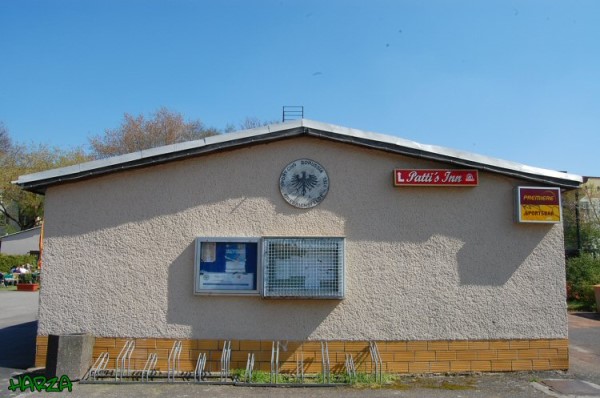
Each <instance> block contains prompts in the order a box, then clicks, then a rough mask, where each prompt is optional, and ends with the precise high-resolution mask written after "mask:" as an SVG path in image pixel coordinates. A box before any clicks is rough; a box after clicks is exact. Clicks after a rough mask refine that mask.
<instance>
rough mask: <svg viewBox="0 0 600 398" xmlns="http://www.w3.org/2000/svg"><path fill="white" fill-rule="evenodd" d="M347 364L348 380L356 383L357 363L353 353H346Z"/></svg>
mask: <svg viewBox="0 0 600 398" xmlns="http://www.w3.org/2000/svg"><path fill="white" fill-rule="evenodd" d="M345 365H346V374H347V375H348V380H350V383H354V381H356V365H355V363H354V358H353V357H352V354H346V361H345Z"/></svg>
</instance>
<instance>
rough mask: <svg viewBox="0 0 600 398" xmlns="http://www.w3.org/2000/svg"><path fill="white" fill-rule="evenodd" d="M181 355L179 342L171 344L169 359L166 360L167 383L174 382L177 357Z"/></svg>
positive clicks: (177, 365) (177, 369) (177, 366)
mask: <svg viewBox="0 0 600 398" xmlns="http://www.w3.org/2000/svg"><path fill="white" fill-rule="evenodd" d="M180 355H181V340H177V341H175V342H174V343H173V347H171V351H170V352H169V358H168V359H167V366H168V370H167V381H171V382H174V381H175V376H176V375H177V374H178V373H179V356H180Z"/></svg>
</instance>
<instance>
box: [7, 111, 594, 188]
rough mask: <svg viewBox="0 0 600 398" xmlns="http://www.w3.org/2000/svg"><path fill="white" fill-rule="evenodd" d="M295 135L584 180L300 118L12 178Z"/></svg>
mask: <svg viewBox="0 0 600 398" xmlns="http://www.w3.org/2000/svg"><path fill="white" fill-rule="evenodd" d="M299 135H309V136H314V137H319V138H322V139H328V140H333V141H338V142H344V143H349V144H354V145H359V146H363V147H367V148H372V149H379V150H383V151H387V152H393V153H398V154H402V155H407V156H412V157H419V158H424V159H429V160H435V161H439V162H444V163H450V164H454V165H458V166H461V167H471V168H476V169H479V170H485V171H490V172H495V173H500V174H504V175H508V176H511V177H515V178H522V179H525V180H529V181H535V182H539V183H544V184H551V185H556V186H560V187H563V188H577V187H578V186H579V185H580V184H581V182H582V181H583V179H582V177H581V176H578V175H574V174H568V173H563V172H558V171H553V170H547V169H542V168H537V167H531V166H527V165H523V164H520V163H516V162H510V161H505V160H501V159H495V158H490V157H486V156H482V155H477V154H474V153H469V152H463V151H457V150H453V149H449V148H444V147H438V146H433V145H425V144H420V143H417V142H414V141H409V140H405V139H402V138H399V137H394V136H388V135H383V134H378V133H372V132H366V131H362V130H356V129H351V128H347V127H341V126H336V125H331V124H326V123H322V122H316V121H312V120H308V119H302V120H294V121H290V122H286V123H280V124H273V125H268V126H263V127H258V128H255V129H250V130H242V131H238V132H234V133H228V134H223V135H219V136H212V137H206V138H204V139H201V140H197V141H189V142H184V143H179V144H173V145H167V146H163V147H158V148H152V149H148V150H143V151H139V152H134V153H130V154H126V155H120V156H115V157H111V158H107V159H100V160H94V161H91V162H86V163H81V164H78V165H74V166H69V167H63V168H58V169H53V170H47V171H43V172H40V173H33V174H28V175H24V176H20V177H19V179H18V180H16V181H13V183H14V184H17V185H19V186H21V187H22V188H23V189H25V190H28V191H32V192H36V193H42V194H43V193H44V192H45V190H46V188H47V187H49V186H52V185H56V184H61V183H66V182H74V181H78V180H82V179H88V178H92V177H95V176H99V175H104V174H108V173H114V172H118V171H122V170H129V169H133V168H140V167H148V166H150V165H153V164H159V163H165V162H169V161H176V160H181V159H185V158H189V157H193V156H199V155H203V154H207V153H213V152H218V151H222V150H228V149H235V148H238V147H243V146H248V145H255V144H260V143H266V142H271V141H276V140H281V139H285V138H289V137H294V136H299Z"/></svg>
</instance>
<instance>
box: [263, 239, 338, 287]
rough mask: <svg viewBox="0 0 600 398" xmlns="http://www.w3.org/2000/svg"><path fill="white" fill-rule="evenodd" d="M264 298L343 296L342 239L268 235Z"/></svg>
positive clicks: (265, 242) (264, 255)
mask: <svg viewBox="0 0 600 398" xmlns="http://www.w3.org/2000/svg"><path fill="white" fill-rule="evenodd" d="M262 258H263V264H264V279H263V281H264V289H263V295H264V296H265V297H302V298H338V299H339V298H343V297H344V239H343V238H265V239H264V240H263V257H262Z"/></svg>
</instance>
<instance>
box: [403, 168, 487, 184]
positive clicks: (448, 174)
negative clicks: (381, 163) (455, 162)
mask: <svg viewBox="0 0 600 398" xmlns="http://www.w3.org/2000/svg"><path fill="white" fill-rule="evenodd" d="M478 183H479V175H478V174H477V170H454V169H447V170H444V169H395V170H394V185H395V186H397V187H400V186H436V187H455V186H457V187H472V186H476V185H477V184H478Z"/></svg>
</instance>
